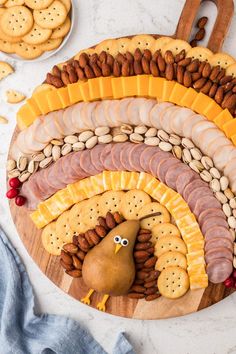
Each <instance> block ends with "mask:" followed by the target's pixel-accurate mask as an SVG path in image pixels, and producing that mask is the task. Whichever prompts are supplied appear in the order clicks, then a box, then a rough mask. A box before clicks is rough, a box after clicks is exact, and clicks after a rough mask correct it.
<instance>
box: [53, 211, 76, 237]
mask: <svg viewBox="0 0 236 354" xmlns="http://www.w3.org/2000/svg"><path fill="white" fill-rule="evenodd" d="M69 215H70V212H69V211H65V212H64V213H63V214H61V215H60V216H59V218H58V219H57V221H56V234H57V236H58V237H60V238H61V239H62V240H63V242H64V243H70V242H72V238H73V235H74V234H75V233H76V232H74V231H72V230H71V228H70V225H69Z"/></svg>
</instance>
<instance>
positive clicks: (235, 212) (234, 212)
mask: <svg viewBox="0 0 236 354" xmlns="http://www.w3.org/2000/svg"><path fill="white" fill-rule="evenodd" d="M232 212H233V216H234V217H235V218H236V209H233V211H232Z"/></svg>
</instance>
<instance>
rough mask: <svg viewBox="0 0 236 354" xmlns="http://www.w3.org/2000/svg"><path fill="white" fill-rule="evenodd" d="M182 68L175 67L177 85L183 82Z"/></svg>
mask: <svg viewBox="0 0 236 354" xmlns="http://www.w3.org/2000/svg"><path fill="white" fill-rule="evenodd" d="M184 70H185V69H184V67H183V66H181V65H177V71H176V78H177V81H178V83H180V84H182V83H183V81H184Z"/></svg>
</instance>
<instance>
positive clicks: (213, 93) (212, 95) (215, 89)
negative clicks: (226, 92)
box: [208, 83, 218, 98]
mask: <svg viewBox="0 0 236 354" xmlns="http://www.w3.org/2000/svg"><path fill="white" fill-rule="evenodd" d="M217 88H218V85H217V83H214V84H213V85H212V86H211V88H210V91H209V93H208V95H209V97H211V98H213V97H215V94H216V91H217Z"/></svg>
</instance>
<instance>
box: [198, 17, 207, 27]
mask: <svg viewBox="0 0 236 354" xmlns="http://www.w3.org/2000/svg"><path fill="white" fill-rule="evenodd" d="M207 21H208V17H206V16H203V17H201V18H199V20H198V21H197V25H196V26H197V27H198V28H204V27H205V26H206V24H207Z"/></svg>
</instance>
